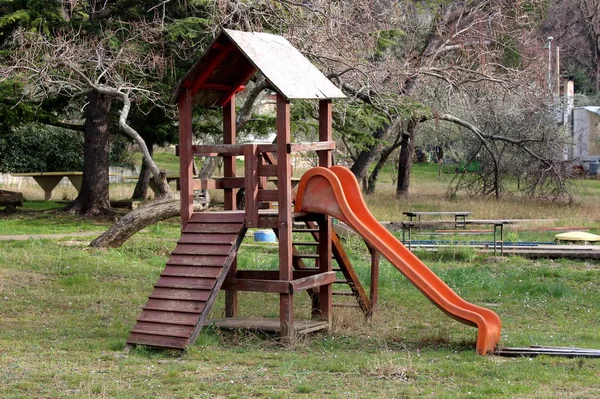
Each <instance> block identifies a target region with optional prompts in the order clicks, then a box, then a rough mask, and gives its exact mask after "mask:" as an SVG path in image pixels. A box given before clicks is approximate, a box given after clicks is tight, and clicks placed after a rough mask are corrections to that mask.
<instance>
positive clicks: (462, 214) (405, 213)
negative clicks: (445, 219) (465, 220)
mask: <svg viewBox="0 0 600 399" xmlns="http://www.w3.org/2000/svg"><path fill="white" fill-rule="evenodd" d="M471 213H472V212H464V211H458V212H420V211H419V212H413V211H407V212H402V214H404V215H406V216H413V217H414V216H426V215H453V216H469V215H470V214H471Z"/></svg>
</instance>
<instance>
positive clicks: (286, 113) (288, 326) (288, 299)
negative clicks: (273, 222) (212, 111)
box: [277, 94, 294, 344]
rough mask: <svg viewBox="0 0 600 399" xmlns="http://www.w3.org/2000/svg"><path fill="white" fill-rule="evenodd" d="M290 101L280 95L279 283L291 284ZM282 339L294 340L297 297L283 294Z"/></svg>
mask: <svg viewBox="0 0 600 399" xmlns="http://www.w3.org/2000/svg"><path fill="white" fill-rule="evenodd" d="M290 141H291V134H290V102H289V101H288V100H286V99H285V98H284V97H283V96H282V95H281V94H277V181H278V185H277V188H278V191H279V193H278V201H279V212H278V223H277V224H278V228H279V280H284V281H291V280H293V275H292V209H291V207H292V168H291V162H290V154H288V153H287V146H288V144H290ZM279 321H280V323H281V338H282V340H283V341H284V342H285V343H287V344H292V343H293V341H294V294H292V293H289V294H288V293H285V294H279Z"/></svg>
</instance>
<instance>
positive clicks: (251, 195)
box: [244, 144, 259, 228]
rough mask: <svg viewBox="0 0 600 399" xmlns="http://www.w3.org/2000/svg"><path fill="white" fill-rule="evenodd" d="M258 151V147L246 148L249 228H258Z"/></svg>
mask: <svg viewBox="0 0 600 399" xmlns="http://www.w3.org/2000/svg"><path fill="white" fill-rule="evenodd" d="M257 155H258V153H257V150H256V145H255V144H253V145H249V146H246V150H245V152H244V157H245V164H244V165H245V178H246V181H245V183H244V185H245V187H246V192H245V194H246V196H245V202H246V224H247V225H248V227H250V228H252V227H256V225H257V224H258V196H257V194H258V191H259V190H258V175H257V162H258V159H257Z"/></svg>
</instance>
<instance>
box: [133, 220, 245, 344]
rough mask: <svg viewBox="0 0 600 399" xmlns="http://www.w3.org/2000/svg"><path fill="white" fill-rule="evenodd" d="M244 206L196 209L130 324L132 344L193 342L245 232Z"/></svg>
mask: <svg viewBox="0 0 600 399" xmlns="http://www.w3.org/2000/svg"><path fill="white" fill-rule="evenodd" d="M244 222H245V215H244V213H243V212H210V213H196V214H194V215H192V217H191V218H190V220H189V221H188V223H187V225H186V226H185V228H184V229H183V231H182V235H181V239H179V241H177V246H176V247H175V249H174V250H173V252H172V253H171V256H170V257H169V260H168V261H167V264H166V266H165V269H164V270H163V272H162V273H161V274H160V277H159V279H158V281H157V282H156V284H155V285H154V289H153V290H152V292H151V293H150V295H149V296H148V301H147V302H146V304H145V305H144V307H143V310H142V314H141V315H140V317H139V318H138V319H137V321H136V324H135V326H134V327H133V329H132V330H131V333H130V335H129V338H128V339H127V344H128V345H148V346H156V347H161V348H173V349H185V347H186V346H188V345H190V344H193V343H194V341H195V339H196V338H197V336H198V333H199V332H200V329H201V328H202V325H203V324H204V322H205V320H206V317H207V315H208V313H209V312H210V309H211V307H212V304H213V303H214V300H215V298H216V295H217V293H218V292H219V289H220V287H221V285H222V284H223V281H224V280H225V276H226V275H227V272H228V270H229V268H230V267H231V264H232V262H233V260H234V259H235V256H236V254H237V251H238V249H239V246H240V244H241V242H242V240H243V238H244V235H245V233H246V227H245V224H244Z"/></svg>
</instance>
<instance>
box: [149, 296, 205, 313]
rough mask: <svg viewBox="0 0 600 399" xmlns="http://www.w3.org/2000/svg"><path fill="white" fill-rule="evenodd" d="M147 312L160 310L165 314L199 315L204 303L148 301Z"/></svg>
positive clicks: (166, 300)
mask: <svg viewBox="0 0 600 399" xmlns="http://www.w3.org/2000/svg"><path fill="white" fill-rule="evenodd" d="M144 309H146V310H160V311H164V312H181V313H198V314H200V312H202V309H204V301H182V300H176V299H153V298H150V299H148V302H146V305H144Z"/></svg>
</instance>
